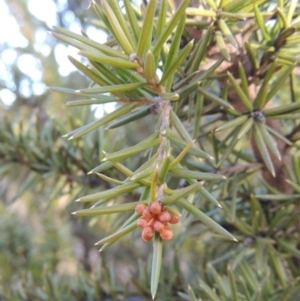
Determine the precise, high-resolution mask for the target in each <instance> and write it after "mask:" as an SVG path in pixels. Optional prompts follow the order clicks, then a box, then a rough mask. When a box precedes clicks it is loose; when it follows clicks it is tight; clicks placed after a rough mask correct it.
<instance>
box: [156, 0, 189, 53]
mask: <svg viewBox="0 0 300 301" xmlns="http://www.w3.org/2000/svg"><path fill="white" fill-rule="evenodd" d="M189 2H190V0H183V1H181V4H180V6H179V7H178V8H177V10H176V12H175V13H174V15H173V16H172V18H171V19H170V21H169V22H168V24H167V25H166V27H165V28H164V30H163V32H162V33H161V35H160V36H159V37H158V39H157V40H156V42H155V44H154V46H153V48H152V52H153V54H154V55H155V56H156V55H157V54H158V53H160V51H161V49H162V47H163V44H164V43H165V41H166V40H167V39H168V37H169V35H170V34H171V32H172V31H173V30H174V28H175V26H176V25H177V24H178V22H179V20H180V19H181V18H182V17H183V16H184V14H185V9H186V8H187V6H188V5H189Z"/></svg>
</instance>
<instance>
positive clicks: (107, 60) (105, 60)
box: [79, 50, 139, 68]
mask: <svg viewBox="0 0 300 301" xmlns="http://www.w3.org/2000/svg"><path fill="white" fill-rule="evenodd" d="M79 55H82V56H84V57H86V58H88V59H89V60H91V61H95V62H99V63H101V64H109V65H111V66H113V67H119V68H137V67H139V64H138V63H136V62H131V61H129V60H124V59H121V58H116V57H112V56H108V55H105V54H102V53H101V52H96V51H93V52H92V51H84V50H80V51H79Z"/></svg>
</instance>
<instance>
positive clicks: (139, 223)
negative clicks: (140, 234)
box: [136, 217, 148, 228]
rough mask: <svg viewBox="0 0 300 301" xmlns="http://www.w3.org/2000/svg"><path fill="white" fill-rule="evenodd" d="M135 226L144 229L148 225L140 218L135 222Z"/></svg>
mask: <svg viewBox="0 0 300 301" xmlns="http://www.w3.org/2000/svg"><path fill="white" fill-rule="evenodd" d="M136 224H137V226H138V227H139V228H145V227H147V225H148V221H147V220H145V219H144V218H142V217H141V218H139V219H138V220H137V222H136Z"/></svg>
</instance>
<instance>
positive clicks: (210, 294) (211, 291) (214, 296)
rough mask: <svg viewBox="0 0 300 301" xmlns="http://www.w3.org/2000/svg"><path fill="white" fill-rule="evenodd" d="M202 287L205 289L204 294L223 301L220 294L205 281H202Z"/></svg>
mask: <svg viewBox="0 0 300 301" xmlns="http://www.w3.org/2000/svg"><path fill="white" fill-rule="evenodd" d="M200 287H201V289H202V290H203V291H204V294H205V295H206V296H207V297H208V298H209V300H211V301H222V300H221V299H220V298H219V297H218V295H217V294H216V293H215V292H214V291H213V290H212V289H211V288H210V286H208V285H207V284H206V283H205V282H204V281H202V280H201V281H200Z"/></svg>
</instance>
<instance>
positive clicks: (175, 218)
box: [169, 214, 180, 224]
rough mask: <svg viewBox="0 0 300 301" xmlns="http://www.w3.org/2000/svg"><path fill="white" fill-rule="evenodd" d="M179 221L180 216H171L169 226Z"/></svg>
mask: <svg viewBox="0 0 300 301" xmlns="http://www.w3.org/2000/svg"><path fill="white" fill-rule="evenodd" d="M179 220H180V216H178V215H175V214H171V219H170V221H169V223H170V224H177V223H178V222H179Z"/></svg>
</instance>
